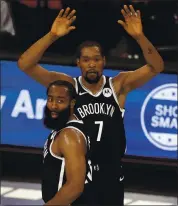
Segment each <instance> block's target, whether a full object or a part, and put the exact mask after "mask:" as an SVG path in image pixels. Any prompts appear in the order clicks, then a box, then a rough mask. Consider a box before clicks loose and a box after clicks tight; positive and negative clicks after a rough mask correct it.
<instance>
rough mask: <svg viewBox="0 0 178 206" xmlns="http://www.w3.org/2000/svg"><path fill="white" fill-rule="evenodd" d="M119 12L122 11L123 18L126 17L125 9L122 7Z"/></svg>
mask: <svg viewBox="0 0 178 206" xmlns="http://www.w3.org/2000/svg"><path fill="white" fill-rule="evenodd" d="M121 13H122V15H123V17H124V18H126V17H127V13H126V12H125V10H124V9H122V10H121Z"/></svg>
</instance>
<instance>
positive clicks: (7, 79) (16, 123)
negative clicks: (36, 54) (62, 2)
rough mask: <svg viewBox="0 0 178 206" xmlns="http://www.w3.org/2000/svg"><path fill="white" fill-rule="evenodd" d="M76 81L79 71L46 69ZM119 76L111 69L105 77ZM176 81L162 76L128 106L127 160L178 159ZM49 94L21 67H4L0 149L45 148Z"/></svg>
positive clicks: (135, 94)
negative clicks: (44, 120) (45, 110)
mask: <svg viewBox="0 0 178 206" xmlns="http://www.w3.org/2000/svg"><path fill="white" fill-rule="evenodd" d="M43 66H44V67H45V68H47V69H48V70H53V71H60V72H64V73H67V74H69V75H71V76H73V77H75V76H78V75H80V70H79V69H78V68H77V67H69V66H55V65H43ZM118 72H119V71H115V70H114V71H112V70H108V69H106V70H105V71H104V74H105V75H108V76H114V75H116V74H118ZM176 83H177V76H176V75H173V74H160V75H158V76H156V77H155V78H153V79H152V80H151V81H149V83H147V84H146V85H144V86H143V87H142V88H139V89H136V90H135V91H133V92H131V93H130V94H129V95H128V97H127V101H126V106H125V107H126V112H125V120H124V121H125V129H126V136H127V152H126V153H127V154H128V155H135V156H145V157H159V158H171V159H176V158H177V151H176V148H177V135H176V133H177V119H176V118H177V101H176V100H177V85H176ZM45 101H46V95H45V88H44V87H43V86H41V85H40V84H38V83H37V82H35V81H34V80H32V79H31V78H29V77H28V76H27V75H26V74H24V73H23V72H21V71H20V70H19V69H18V67H17V63H16V62H11V61H1V115H2V116H1V117H2V119H1V120H2V121H1V144H10V145H17V146H29V147H40V148H41V147H43V144H44V142H45V139H46V137H47V135H48V134H49V131H48V130H47V129H45V128H44V127H43V124H42V117H43V107H44V104H45Z"/></svg>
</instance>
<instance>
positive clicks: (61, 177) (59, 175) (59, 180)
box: [42, 120, 94, 205]
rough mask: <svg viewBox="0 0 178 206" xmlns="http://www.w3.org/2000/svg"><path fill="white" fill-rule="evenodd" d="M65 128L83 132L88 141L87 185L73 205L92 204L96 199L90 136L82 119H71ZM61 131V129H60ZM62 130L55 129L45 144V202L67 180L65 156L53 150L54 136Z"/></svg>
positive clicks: (43, 176) (43, 182)
mask: <svg viewBox="0 0 178 206" xmlns="http://www.w3.org/2000/svg"><path fill="white" fill-rule="evenodd" d="M65 128H72V129H76V130H77V131H79V132H81V133H82V134H83V135H84V137H85V140H86V143H87V154H86V165H87V172H86V179H85V186H84V191H83V193H82V195H81V196H80V197H79V198H78V199H77V200H76V201H75V202H74V203H72V205H78V204H86V205H87V204H90V203H91V202H93V201H94V198H92V191H93V190H92V189H91V173H92V169H91V167H92V166H91V161H90V149H89V147H90V145H89V142H90V141H89V137H88V136H87V135H85V134H84V129H83V123H82V121H76V120H71V121H69V122H68V123H67V125H66V127H65ZM60 131H61V130H60ZM60 131H56V130H53V131H52V132H51V134H50V135H49V136H48V139H47V140H46V143H45V145H44V151H43V175H42V197H43V200H44V202H48V201H49V200H50V199H52V198H53V197H54V195H55V194H56V193H57V192H58V191H59V190H60V188H61V187H62V186H63V185H64V184H65V182H66V175H65V158H64V157H59V156H56V155H55V154H54V153H53V152H52V150H51V146H52V144H53V141H54V138H55V137H56V135H57V134H58V133H60Z"/></svg>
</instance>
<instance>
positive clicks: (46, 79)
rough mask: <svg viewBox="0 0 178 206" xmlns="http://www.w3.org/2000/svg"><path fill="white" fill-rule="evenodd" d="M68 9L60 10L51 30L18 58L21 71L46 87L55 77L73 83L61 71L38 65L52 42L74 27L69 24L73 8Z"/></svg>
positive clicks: (73, 18) (73, 17)
mask: <svg viewBox="0 0 178 206" xmlns="http://www.w3.org/2000/svg"><path fill="white" fill-rule="evenodd" d="M69 11H70V9H69V8H67V9H66V11H65V12H64V10H61V11H60V13H59V15H58V16H57V18H56V19H55V21H54V23H53V25H52V28H51V31H50V32H49V33H47V34H46V35H45V36H44V37H42V38H41V39H39V40H38V41H37V42H36V43H34V44H33V45H32V46H31V47H30V48H29V49H27V51H25V52H24V53H23V54H22V55H21V56H20V58H19V60H18V66H19V68H20V69H21V70H22V71H24V72H25V73H26V74H28V75H29V76H30V77H32V78H33V79H35V80H36V81H37V82H39V83H40V84H42V85H44V86H46V87H47V86H48V84H49V83H50V82H52V81H55V80H57V79H58V80H59V79H61V80H66V81H69V82H71V83H73V80H72V78H71V77H70V76H68V75H65V74H63V73H57V72H49V71H48V70H46V69H44V68H43V67H41V66H40V65H38V62H39V61H40V59H41V58H42V56H43V54H44V52H45V51H46V50H47V49H48V47H49V46H50V45H51V44H52V43H53V42H55V41H56V40H57V39H58V38H60V37H62V36H64V35H66V34H68V33H69V32H70V31H72V30H74V29H75V27H74V26H71V24H72V23H73V21H74V20H75V18H76V17H75V16H74V14H75V10H73V11H72V12H70V13H69Z"/></svg>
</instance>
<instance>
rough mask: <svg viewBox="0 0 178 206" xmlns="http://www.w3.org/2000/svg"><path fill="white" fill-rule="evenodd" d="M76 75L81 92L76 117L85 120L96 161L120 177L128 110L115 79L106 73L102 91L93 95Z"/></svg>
mask: <svg viewBox="0 0 178 206" xmlns="http://www.w3.org/2000/svg"><path fill="white" fill-rule="evenodd" d="M81 79H82V77H81V76H80V77H77V78H74V80H75V87H76V91H77V94H78V95H77V98H76V105H75V116H76V117H77V118H78V119H79V120H82V121H83V122H84V125H85V130H86V132H87V133H88V134H89V136H90V141H91V142H92V143H91V145H92V148H91V151H92V161H93V164H98V163H99V167H100V170H102V169H103V171H104V172H106V173H107V174H108V175H109V174H110V177H112V176H113V177H116V176H119V174H120V170H121V158H122V157H123V155H124V153H125V147H126V139H125V130H124V123H123V117H124V109H121V108H120V106H119V103H118V100H117V97H116V94H115V92H114V88H113V85H112V78H111V77H106V76H104V75H103V79H104V83H103V86H102V88H101V89H100V91H98V93H97V94H95V95H93V94H92V93H91V91H89V90H88V89H87V88H86V87H85V86H84V85H83V84H82V81H81Z"/></svg>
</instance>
